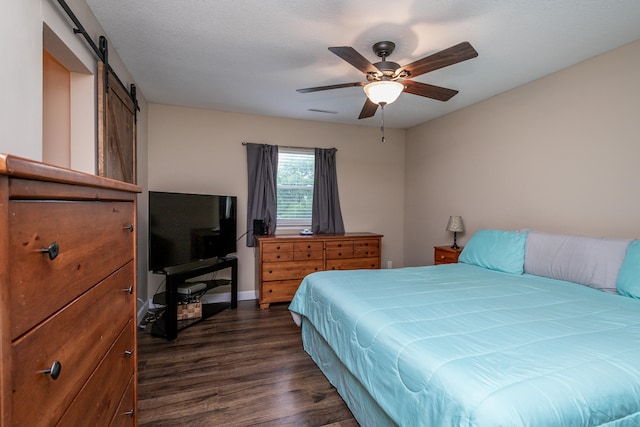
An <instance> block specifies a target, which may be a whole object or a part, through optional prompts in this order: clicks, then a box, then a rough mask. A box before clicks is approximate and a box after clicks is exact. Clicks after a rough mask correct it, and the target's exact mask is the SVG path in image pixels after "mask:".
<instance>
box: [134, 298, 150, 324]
mask: <svg viewBox="0 0 640 427" xmlns="http://www.w3.org/2000/svg"><path fill="white" fill-rule="evenodd" d="M138 302H142V300H141V299H140V298H138ZM150 304H151V300H147V301H146V302H144V303H143V304H142V307H140V309H139V310H138V314H137V316H138V323H137V325H140V324H141V323H142V321H143V320H144V316H145V315H146V314H147V311H149V305H150Z"/></svg>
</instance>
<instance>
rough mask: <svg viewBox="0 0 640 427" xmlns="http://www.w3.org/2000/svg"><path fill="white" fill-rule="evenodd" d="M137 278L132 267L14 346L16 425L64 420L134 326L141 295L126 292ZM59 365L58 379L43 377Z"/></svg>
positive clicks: (101, 285)
mask: <svg viewBox="0 0 640 427" xmlns="http://www.w3.org/2000/svg"><path fill="white" fill-rule="evenodd" d="M133 275H134V266H133V263H132V262H129V263H128V264H127V265H126V266H125V267H123V268H121V269H119V270H118V271H117V272H115V273H113V275H111V276H109V277H108V278H107V279H105V280H104V281H103V282H101V283H100V284H99V285H97V286H95V287H94V288H92V289H91V290H90V291H88V292H87V293H86V294H84V295H82V297H80V298H78V299H77V300H75V301H74V302H73V303H71V304H70V305H69V306H67V307H65V308H64V309H63V310H61V311H60V312H58V313H56V314H55V315H54V316H52V317H51V318H49V319H47V321H46V322H44V323H43V324H41V325H40V326H39V327H37V328H36V329H34V330H32V331H30V332H29V333H28V334H26V335H25V336H23V337H21V338H20V339H19V340H17V341H15V342H14V343H13V344H12V349H11V352H12V359H13V361H14V364H13V369H12V380H13V390H14V393H13V396H12V403H13V417H14V418H13V420H14V424H15V425H29V426H32V425H42V424H53V422H52V420H57V419H58V418H59V417H60V416H61V415H62V412H63V411H64V410H65V408H66V407H67V406H68V405H69V404H70V403H71V401H72V400H73V399H74V397H75V396H76V394H77V393H78V391H79V390H80V388H81V387H82V386H83V385H84V383H85V382H86V381H87V379H88V378H89V376H90V374H91V373H92V372H93V370H94V369H95V367H96V366H97V365H98V363H99V362H100V360H101V359H102V358H103V356H104V355H105V354H106V353H107V351H108V349H109V348H110V347H111V346H112V344H113V343H114V341H115V340H116V338H117V337H118V335H119V333H120V332H121V331H122V329H123V328H124V326H125V325H126V324H127V323H129V322H131V319H132V318H133V314H134V313H133V312H134V309H133V307H134V304H133V302H134V298H135V294H129V292H125V291H124V290H123V289H124V288H127V287H129V284H130V283H131V280H133ZM133 345H134V341H133V339H131V342H130V347H133ZM54 361H59V362H60V364H61V366H62V368H61V371H60V376H59V377H58V378H57V379H56V380H54V379H53V378H52V377H51V375H45V374H44V373H43V370H46V369H48V368H50V367H51V366H52V364H53V363H54ZM34 408H39V409H38V410H34Z"/></svg>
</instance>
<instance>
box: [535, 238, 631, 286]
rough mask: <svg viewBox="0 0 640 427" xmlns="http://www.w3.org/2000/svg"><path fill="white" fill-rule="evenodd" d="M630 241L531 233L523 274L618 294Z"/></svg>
mask: <svg viewBox="0 0 640 427" xmlns="http://www.w3.org/2000/svg"><path fill="white" fill-rule="evenodd" d="M631 242H632V240H631V239H611V238H598V237H585V236H571V235H566V234H550V233H543V232H540V231H535V230H532V231H530V232H529V235H528V236H527V242H526V246H525V256H524V272H525V273H528V274H535V275H536V276H543V277H549V278H552V279H558V280H565V281H568V282H574V283H580V284H582V285H586V286H590V287H592V288H596V289H600V290H602V291H605V292H609V293H617V291H616V281H617V278H618V271H619V270H620V266H621V265H622V261H623V260H624V257H625V253H626V251H627V247H628V246H629V243H631Z"/></svg>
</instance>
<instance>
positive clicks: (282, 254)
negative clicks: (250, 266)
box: [255, 233, 382, 309]
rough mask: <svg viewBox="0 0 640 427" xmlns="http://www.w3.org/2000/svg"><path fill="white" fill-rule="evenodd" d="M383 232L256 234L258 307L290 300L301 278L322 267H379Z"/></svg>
mask: <svg viewBox="0 0 640 427" xmlns="http://www.w3.org/2000/svg"><path fill="white" fill-rule="evenodd" d="M381 249H382V235H380V234H374V233H346V234H335V235H334V234H319V235H314V236H300V235H295V234H291V235H287V234H283V235H275V236H256V251H255V253H256V286H257V287H258V295H259V297H258V298H259V301H258V302H259V304H260V308H262V309H266V308H269V304H271V303H274V302H287V301H291V299H292V298H293V295H294V294H295V292H296V290H297V289H298V286H300V282H302V279H303V278H304V277H305V276H306V275H307V274H310V273H314V272H316V271H324V270H356V269H365V268H380V262H381V261H380V259H381V256H382V255H381V253H382V250H381Z"/></svg>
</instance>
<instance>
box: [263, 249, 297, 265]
mask: <svg viewBox="0 0 640 427" xmlns="http://www.w3.org/2000/svg"><path fill="white" fill-rule="evenodd" d="M282 261H293V252H292V251H291V252H265V253H263V254H262V262H282Z"/></svg>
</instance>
